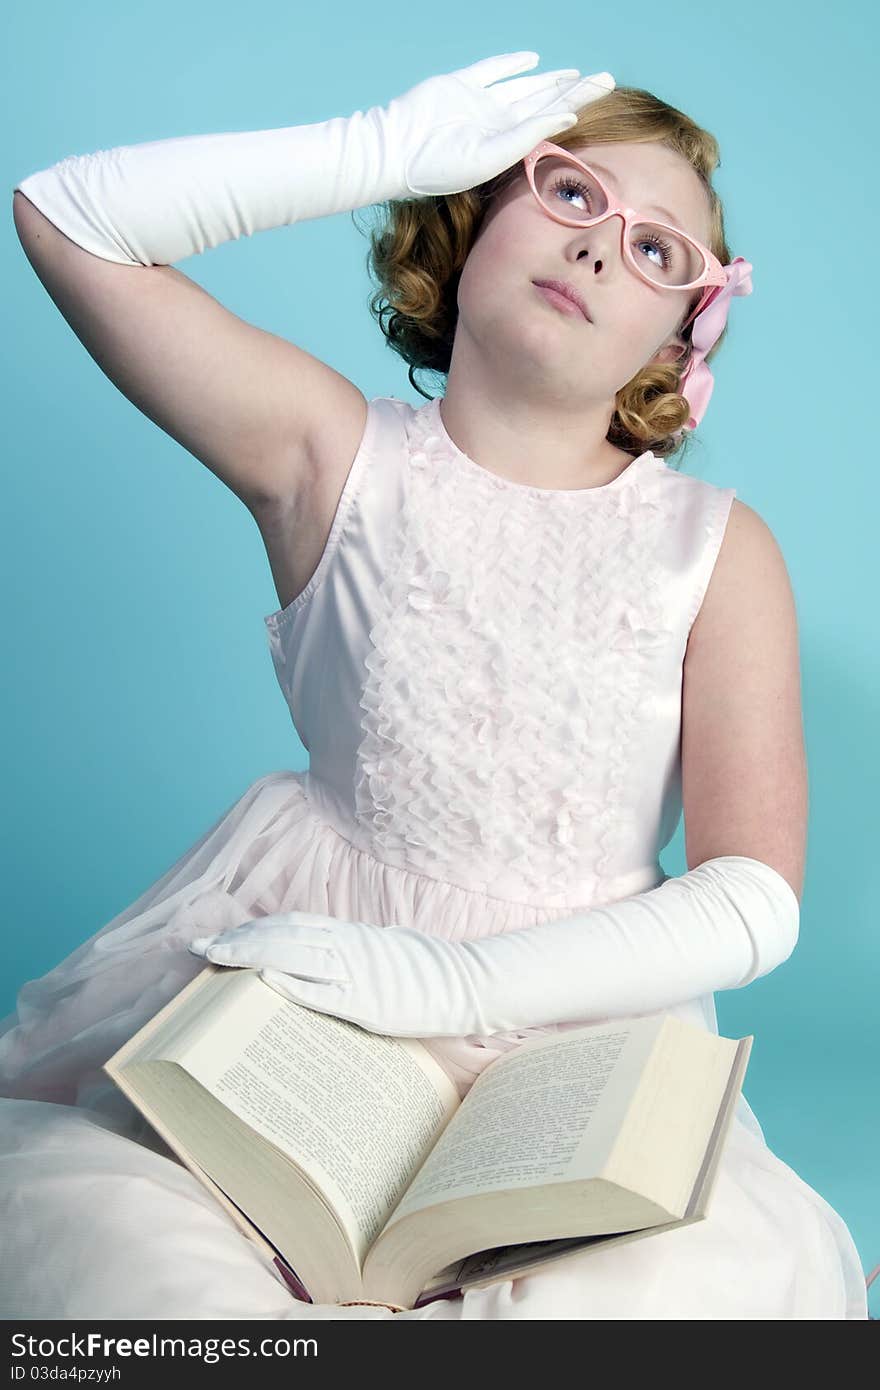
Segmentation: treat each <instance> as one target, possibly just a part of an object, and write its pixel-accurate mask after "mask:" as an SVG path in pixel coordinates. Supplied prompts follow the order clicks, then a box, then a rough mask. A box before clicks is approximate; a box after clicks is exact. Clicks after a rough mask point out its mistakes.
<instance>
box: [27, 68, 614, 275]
mask: <svg viewBox="0 0 880 1390" xmlns="http://www.w3.org/2000/svg"><path fill="white" fill-rule="evenodd" d="M538 61H539V57H538V54H537V53H530V52H523V53H506V54H501V55H500V56H497V57H491V58H484V59H482V60H481V61H479V62H476V63H473V64H471V65H470V66H469V67H465V68H461V69H459V70H456V71H454V72H450V73H443V74H440V75H439V76H436V77H429V78H427V79H426V80H425V81H423V82H420V83H418V85H417V86H415V87H413V88H411V90H409V91H408V92H406V93H405V94H404V95H403V96H401V97H397V98H395V99H394V100H392V101H391V102H390V103H389V104H388V105H387V106H384V107H382V106H374V107H371V108H370V109H369V110H368V111H355V112H354V114H353V115H352V116H337V117H334V118H333V119H331V120H329V121H324V122H320V123H318V124H316V125H301V126H289V127H282V128H281V129H278V130H254V131H237V132H230V133H222V134H217V135H191V136H182V137H179V138H172V139H168V140H153V141H148V142H145V143H142V144H137V145H122V146H118V147H116V148H114V149H109V150H98V151H97V152H96V153H94V154H86V155H71V156H69V157H68V158H66V159H62V160H61V161H60V163H58V164H55V165H53V166H52V167H51V168H49V169H44V170H41V171H40V172H39V173H34V174H30V175H29V176H28V177H27V178H25V179H23V180H22V181H21V183H19V184H17V185H16V188H18V189H19V190H20V191H21V192H22V193H24V194H25V196H26V197H28V198H29V199H30V200H31V202H32V203H34V205H35V206H36V207H37V208H38V209H39V210H40V212H42V213H43V214H44V216H46V217H47V218H48V219H49V221H50V222H52V223H54V225H55V226H56V227H58V228H59V230H60V231H62V232H64V234H65V235H66V236H67V237H69V238H70V240H71V241H74V242H75V243H76V244H77V245H78V246H81V247H82V248H83V249H84V250H86V251H90V252H92V254H93V255H95V256H100V257H102V258H103V259H104V260H109V261H117V262H119V263H120V264H123V265H124V264H131V265H145V266H147V265H170V264H173V263H174V262H175V261H179V260H183V259H184V258H185V257H187V256H192V255H195V254H197V253H199V252H202V251H204V250H205V249H206V248H208V247H214V246H218V245H219V244H220V243H221V242H224V241H232V240H237V239H238V238H239V237H241V236H243V235H247V236H251V235H253V233H254V232H259V231H264V230H267V229H269V228H272V227H283V226H288V225H290V224H291V223H294V222H302V221H306V220H308V219H309V218H315V217H324V216H329V215H331V214H333V213H338V212H347V211H353V210H354V209H356V208H361V207H367V206H369V205H370V204H373V203H379V202H385V201H386V200H390V199H402V198H408V197H413V196H420V195H423V196H428V195H439V194H443V193H458V192H461V191H462V190H463V189H466V188H472V187H475V186H476V185H478V184H480V183H484V182H485V181H486V180H488V179H490V178H492V177H494V176H495V175H496V174H499V173H501V172H502V171H503V170H505V169H507V168H510V167H511V166H513V165H514V164H516V162H517V161H518V160H519V159H522V158H523V157H524V156H525V155H526V154H528V152H529V151H530V150H531V149H533V148H534V146H535V145H536V144H537V143H538V142H539V141H540V140H545V139H549V138H550V137H551V136H552V135H554V134H557V133H559V132H561V131H563V130H567V129H568V128H569V127H570V126H571V125H573V124H574V123H575V120H576V117H575V114H574V113H575V111H576V110H577V109H578V108H580V107H584V106H586V105H588V104H589V103H590V102H592V101H595V100H597V99H598V98H600V97H602V96H604V95H606V93H607V92H609V91H612V90H613V88H614V79H613V77H611V75H610V74H609V73H605V72H600V73H596V74H594V75H593V76H592V77H586V78H582V77H581V75H580V73H579V72H578V70H577V69H576V68H570V69H569V68H566V69H560V70H557V71H554V72H547V73H536V74H534V75H532V76H529V77H518V78H516V79H515V80H513V81H507V82H501V83H500V85H496V86H491V85H490V84H491V83H498V82H499V79H501V78H508V77H511V76H512V75H513V74H514V73H518V72H519V73H521V72H524V71H526V70H527V69H528V68H532V67H534V66H535V64H536V63H537V62H538Z"/></svg>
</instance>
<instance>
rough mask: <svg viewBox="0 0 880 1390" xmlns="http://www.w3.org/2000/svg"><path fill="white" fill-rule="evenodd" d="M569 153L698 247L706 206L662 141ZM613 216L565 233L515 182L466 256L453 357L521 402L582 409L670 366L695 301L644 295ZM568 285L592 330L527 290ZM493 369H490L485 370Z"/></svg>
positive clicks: (653, 292) (523, 184)
mask: <svg viewBox="0 0 880 1390" xmlns="http://www.w3.org/2000/svg"><path fill="white" fill-rule="evenodd" d="M571 153H572V154H574V155H576V156H577V157H578V158H579V159H582V160H583V161H584V162H585V163H587V164H590V163H592V162H593V161H594V160H595V162H596V164H597V165H600V166H601V168H600V169H598V170H597V172H598V173H599V175H600V177H601V178H602V181H603V183H605V185H606V187H607V188H608V189H609V192H610V193H611V194H612V195H617V196H618V197H619V200H620V202H621V203H622V204H624V206H627V207H634V208H636V209H638V210H639V211H640V212H643V213H644V214H645V215H646V216H647V217H650V218H654V219H656V220H658V221H661V222H666V223H669V224H671V225H672V226H677V227H680V228H681V229H682V230H683V231H685V232H688V233H689V234H690V235H691V236H693V237H696V238H697V239H698V240H699V241H700V242H702V243H703V244H704V245H706V244H708V239H709V234H710V223H709V203H708V199H707V197H706V194H705V191H704V189H703V187H702V184H701V183H700V180H699V177H698V176H697V174H696V173H695V171H694V170H693V169H692V168H691V166H690V165H689V164H688V163H687V161H686V160H685V159H684V158H683V157H682V156H681V155H678V154H677V153H675V151H673V150H669V149H666V148H665V147H664V146H662V145H659V144H657V143H646V144H633V143H629V144H605V145H579V146H577V147H575V148H573V149H572V150H571ZM622 227H623V223H622V221H621V219H620V218H619V217H611V218H609V219H608V220H607V221H606V222H603V223H602V224H601V225H599V226H597V227H568V226H564V225H563V224H562V223H560V222H556V221H554V220H553V218H551V217H548V216H547V215H546V214H545V213H544V212H543V211H542V210H541V207H540V205H539V203H538V201H537V199H536V198H535V197H534V195H533V193H532V191H531V188H530V187H529V184H528V181H527V179H526V175H525V171H524V170H522V169H520V172H519V174H518V176H517V178H516V179H515V180H514V182H513V183H512V184H511V186H510V187H509V188H507V189H506V190H505V191H504V192H503V193H502V194H501V195H500V197H499V198H498V199H497V200H496V201H495V202H494V203H493V204H492V206H491V207H490V209H489V211H488V212H487V213H486V215H485V217H484V219H483V222H482V224H481V227H480V231H479V233H478V235H477V238H476V240H475V241H474V244H473V246H472V247H471V250H470V253H469V255H468V257H467V260H466V262H465V265H464V268H463V270H462V274H461V279H460V282H459V289H458V310H459V320H458V326H457V330H456V341H455V345H454V349H453V355H455V351H456V349H463V354H462V355H461V356H460V358H459V363H460V364H461V363H462V361H464V362H465V363H467V361H469V360H470V359H472V360H473V361H474V362H479V363H480V364H481V368H482V370H483V371H484V372H486V371H488V372H490V373H494V372H496V371H497V373H498V377H499V380H502V379H503V380H504V381H505V382H506V383H507V384H508V387H509V385H510V383H513V386H514V389H515V390H516V392H517V394H518V395H519V396H520V397H522V396H526V397H531V398H533V399H535V400H537V399H542V400H544V401H546V400H548V399H559V400H563V399H564V400H565V401H566V402H567V405H568V408H569V409H574V410H575V412H576V411H577V406H578V402H580V403H581V405H582V406H583V407H584V408H586V409H589V408H590V407H593V408H595V407H596V406H597V405H599V404H600V403H601V404H602V405H603V406H607V407H608V412H609V413H608V419H609V420H610V414H611V412H613V407H614V397H615V395H616V393H617V391H619V390H620V388H621V387H622V386H624V385H625V384H626V383H627V382H628V381H630V380H631V378H632V377H634V376H635V374H636V373H637V372H638V371H639V369H640V368H642V367H643V366H645V365H646V364H647V363H648V362H649V361H652V360H655V361H667V360H673V359H674V358H676V357H677V356H678V355H679V352H680V349H681V347H682V346H683V344H682V340H681V338H679V337H678V336H677V332H676V330H677V329H678V326H679V324H680V323H681V322H682V321H683V320H684V319H685V318H686V317H687V314H688V312H689V308H690V306H691V304H692V303H693V302H694V291H692V290H691V291H687V290H682V291H669V290H663V289H660V288H658V287H656V286H654V285H650V284H648V283H646V282H645V281H644V280H642V279H641V278H640V277H639V276H637V275H636V274H635V272H634V271H632V270H631V269H630V268H629V266H628V265H627V263H626V262H625V261H624V259H623V253H622V247H621V232H622ZM536 279H539V280H547V279H558V280H567V281H569V282H570V283H572V284H573V285H574V286H575V287H576V288H577V290H578V291H579V292H580V294H581V296H582V297H583V299H584V300H585V302H586V305H587V308H588V310H589V313H590V317H591V319H592V322H589V321H588V320H587V319H586V318H584V317H583V315H581V314H566V313H564V312H562V311H561V310H560V309H558V308H557V307H555V306H554V305H553V304H552V303H550V302H549V301H548V299H547V298H545V296H544V295H543V294H542V293H541V292H540V290H538V289H537V288H536V287H535V285H534V283H533V281H534V280H536ZM492 364H494V366H493V365H492Z"/></svg>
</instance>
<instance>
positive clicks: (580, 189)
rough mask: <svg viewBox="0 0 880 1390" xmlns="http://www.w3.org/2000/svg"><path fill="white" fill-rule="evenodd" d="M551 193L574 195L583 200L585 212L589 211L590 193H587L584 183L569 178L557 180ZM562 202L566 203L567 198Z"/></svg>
mask: <svg viewBox="0 0 880 1390" xmlns="http://www.w3.org/2000/svg"><path fill="white" fill-rule="evenodd" d="M553 192H554V193H576V194H577V195H578V196H579V197H581V198H583V199H584V204H585V208H586V210H587V211H589V209H590V192H589V189H588V188H587V185H586V184H585V183H581V181H580V180H579V179H576V178H571V177H567V178H562V179H558V180H557V181H556V183H555V184H554V185H553ZM563 201H564V202H568V201H569V199H568V198H565V199H564V200H563Z"/></svg>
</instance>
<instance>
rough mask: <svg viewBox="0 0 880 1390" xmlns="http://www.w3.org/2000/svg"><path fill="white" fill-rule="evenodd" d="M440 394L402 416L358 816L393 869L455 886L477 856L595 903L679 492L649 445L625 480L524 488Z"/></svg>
mask: <svg viewBox="0 0 880 1390" xmlns="http://www.w3.org/2000/svg"><path fill="white" fill-rule="evenodd" d="M437 406H438V403H437V402H436V401H433V402H430V403H429V405H428V406H425V407H423V408H422V409H420V410H418V411H416V412H414V414H413V415H412V416H411V417H410V419H409V421H408V425H407V429H408V438H409V444H408V458H409V484H408V490H407V497H406V503H405V505H404V507H403V508H402V509H401V511H400V513H399V515H398V516H397V518H396V524H395V528H394V534H393V537H392V539H391V541H390V550H389V559H388V561H387V565H386V572H385V575H384V578H383V581H382V583H381V585H380V587H379V592H378V601H379V616H378V618H377V620H376V621H375V623H374V625H373V627H372V629H371V631H370V650H369V653H368V655H367V657H366V663H365V664H366V668H367V677H366V681H365V684H364V689H363V694H362V697H361V701H360V704H361V708H362V710H363V715H362V718H361V727H362V729H363V731H364V737H363V740H362V742H361V745H360V748H359V750H358V768H357V775H356V779H355V796H356V812H357V820H358V823H359V825H360V826H361V827H362V828H363V830H364V832H365V834H366V835H368V836H369V840H370V842H371V843H372V844H374V845H375V847H376V853H377V855H378V857H379V858H380V859H382V860H384V861H385V862H387V863H391V864H394V865H395V866H396V867H398V868H408V869H412V870H415V871H416V872H424V873H427V874H430V875H431V876H433V877H435V878H438V879H444V880H446V881H447V882H452V883H454V882H455V881H456V879H457V878H458V877H459V876H460V874H461V870H462V865H468V866H479V872H480V874H481V876H482V877H483V878H484V881H485V884H486V886H487V889H489V887H490V885H491V891H492V892H494V893H496V894H497V895H498V896H500V897H503V898H519V899H521V900H523V901H527V900H529V899H540V900H541V901H543V902H545V903H549V904H552V903H553V900H554V894H556V895H558V896H559V900H560V902H561V901H562V900H565V901H566V902H570V901H571V898H572V895H573V894H574V895H576V896H577V897H578V898H580V899H581V900H583V901H585V902H589V901H591V900H593V899H595V898H596V896H597V895H599V894H600V893H601V891H602V887H603V884H604V883H605V881H606V880H608V879H611V878H613V877H614V875H615V874H616V873H618V872H619V871H620V867H621V865H622V864H624V863H625V856H624V854H623V846H622V836H623V832H624V830H625V826H626V818H627V795H626V794H627V789H628V786H629V783H630V781H631V779H632V778H633V776H634V775H636V771H637V765H638V749H639V739H640V738H642V739H643V738H646V737H648V736H649V730H650V719H651V715H652V714H653V713H654V712H655V709H656V691H657V690H658V688H661V687H662V678H661V677H659V676H658V674H657V669H656V663H657V661H658V659H659V658H662V657H663V656H664V654H665V651H666V648H667V647H668V646H669V644H670V643H671V642H672V641H673V639H674V637H675V632H674V630H673V628H672V627H671V626H670V624H669V621H668V615H667V613H666V610H665V602H664V600H665V590H664V586H663V584H662V583H661V564H662V559H661V557H662V555H663V547H664V541H665V537H666V536H667V534H668V533H669V532H670V530H672V529H673V527H672V521H673V516H672V507H673V497H672V494H671V493H670V490H669V489H667V488H663V487H658V486H657V485H656V479H655V481H654V483H653V484H652V482H651V481H650V480H651V479H652V477H653V476H654V474H655V473H656V461H655V460H654V457H653V455H652V454H651V453H650V451H648V452H647V453H646V454H644V455H642V456H640V458H638V459H636V460H634V461H633V462H632V463H631V464H630V465H629V467H628V468H627V469H626V470H625V471H624V473H622V474H621V475H620V476H619V477H618V478H617V479H616V480H614V485H613V486H611V487H605V488H598V489H580V490H578V489H575V490H571V491H557V490H555V489H540V488H530V487H511V485H510V483H509V482H508V481H507V480H505V479H502V478H499V477H498V476H496V475H495V474H493V473H490V472H488V471H487V470H486V469H484V468H481V467H478V466H477V465H475V464H473V462H472V461H470V460H468V459H467V458H466V456H464V455H461V454H460V451H458V450H457V449H456V448H455V446H454V445H453V444H452V442H451V440H450V439H449V436H448V435H447V434H446V432H445V430H444V428H443V425H442V420H441V418H440V416H439V410H438V408H437ZM463 470H464V473H463ZM629 867H631V864H630V866H629ZM473 871H474V870H473V869H471V868H469V872H473Z"/></svg>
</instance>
